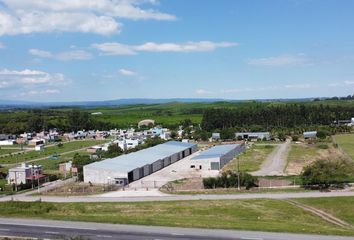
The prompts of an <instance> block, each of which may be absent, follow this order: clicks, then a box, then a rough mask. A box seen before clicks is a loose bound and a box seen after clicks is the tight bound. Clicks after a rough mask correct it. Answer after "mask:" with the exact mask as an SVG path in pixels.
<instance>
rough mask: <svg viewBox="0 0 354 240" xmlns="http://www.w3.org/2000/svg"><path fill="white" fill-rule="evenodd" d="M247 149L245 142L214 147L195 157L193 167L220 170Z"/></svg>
mask: <svg viewBox="0 0 354 240" xmlns="http://www.w3.org/2000/svg"><path fill="white" fill-rule="evenodd" d="M245 149H246V147H245V144H227V145H219V146H215V147H212V148H210V149H208V150H206V151H204V152H201V154H199V155H198V156H195V157H193V158H192V164H191V168H196V169H204V170H220V169H222V168H223V167H224V166H225V165H226V164H227V163H228V162H230V161H231V160H232V159H234V158H235V157H236V156H237V155H239V154H240V153H242V152H243V151H245Z"/></svg>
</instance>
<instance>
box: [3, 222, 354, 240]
mask: <svg viewBox="0 0 354 240" xmlns="http://www.w3.org/2000/svg"><path fill="white" fill-rule="evenodd" d="M0 236H13V237H14V236H21V237H36V238H43V239H58V238H61V239H62V238H63V236H65V237H72V236H82V237H84V238H85V239H112V240H114V239H124V240H139V239H145V240H146V239H156V240H157V239H169V240H177V239H178V240H183V239H200V240H202V239H205V240H214V239H215V240H223V239H225V240H226V239H234V240H247V239H248V240H332V239H333V240H350V239H353V238H352V237H339V236H321V235H305V234H290V233H271V232H252V231H234V230H216V229H198V228H175V227H152V226H139V225H119V224H102V223H86V222H66V221H51V220H37V219H16V218H0Z"/></svg>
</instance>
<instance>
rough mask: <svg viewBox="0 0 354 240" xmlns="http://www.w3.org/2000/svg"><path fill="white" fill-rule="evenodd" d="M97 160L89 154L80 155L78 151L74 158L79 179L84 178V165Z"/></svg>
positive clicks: (74, 165)
mask: <svg viewBox="0 0 354 240" xmlns="http://www.w3.org/2000/svg"><path fill="white" fill-rule="evenodd" d="M93 162H95V160H93V159H91V158H90V156H88V155H80V154H78V153H76V154H75V155H74V158H73V163H72V164H73V167H76V168H77V171H78V177H79V180H83V177H84V176H83V167H84V166H85V165H87V164H90V163H93Z"/></svg>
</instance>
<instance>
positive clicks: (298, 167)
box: [285, 143, 343, 175]
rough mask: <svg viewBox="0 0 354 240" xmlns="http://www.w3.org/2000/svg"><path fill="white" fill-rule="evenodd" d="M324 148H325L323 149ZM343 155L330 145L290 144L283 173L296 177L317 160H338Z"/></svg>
mask: <svg viewBox="0 0 354 240" xmlns="http://www.w3.org/2000/svg"><path fill="white" fill-rule="evenodd" d="M324 147H325V148H324ZM342 157H343V154H342V153H341V152H340V151H339V150H338V149H337V148H334V147H333V144H330V143H316V144H306V143H299V144H295V143H293V144H291V148H290V151H289V155H288V159H287V165H286V168H285V172H286V173H288V174H290V175H298V174H300V173H301V171H302V169H303V167H305V166H307V165H309V164H311V163H312V162H314V161H316V160H317V159H333V160H335V159H339V158H342Z"/></svg>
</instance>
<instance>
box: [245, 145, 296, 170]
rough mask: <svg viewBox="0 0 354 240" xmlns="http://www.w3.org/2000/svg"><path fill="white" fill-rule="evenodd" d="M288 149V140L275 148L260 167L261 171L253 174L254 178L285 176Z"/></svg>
mask: <svg viewBox="0 0 354 240" xmlns="http://www.w3.org/2000/svg"><path fill="white" fill-rule="evenodd" d="M289 147H290V140H289V139H287V140H286V142H285V143H283V144H279V145H278V146H276V148H275V149H274V151H273V152H272V153H271V154H270V155H269V156H268V157H267V159H266V160H265V161H264V163H263V164H262V166H261V169H260V170H258V171H256V172H253V173H252V175H254V176H282V175H285V173H284V168H285V166H286V161H287V156H288V152H289Z"/></svg>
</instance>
